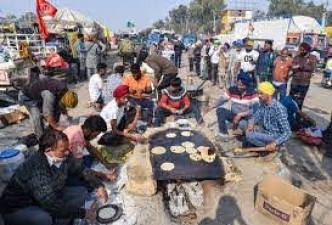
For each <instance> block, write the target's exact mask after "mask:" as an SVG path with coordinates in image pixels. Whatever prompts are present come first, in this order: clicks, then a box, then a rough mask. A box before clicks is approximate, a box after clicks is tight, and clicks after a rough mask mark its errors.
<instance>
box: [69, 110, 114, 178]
mask: <svg viewBox="0 0 332 225" xmlns="http://www.w3.org/2000/svg"><path fill="white" fill-rule="evenodd" d="M106 131H107V125H106V122H105V120H104V119H103V118H102V117H101V116H97V115H96V116H90V117H89V118H87V119H86V120H85V121H84V124H83V125H73V126H70V127H68V128H67V129H65V130H64V131H63V133H65V134H66V135H67V137H68V141H69V151H70V152H71V153H72V154H73V156H74V158H76V159H77V161H78V162H80V163H83V164H84V166H86V167H91V164H92V158H94V159H97V160H98V161H100V162H101V163H103V164H104V165H105V166H106V167H107V168H112V165H110V164H109V163H108V162H107V161H106V160H105V159H104V158H103V157H102V156H101V154H100V153H99V152H98V150H97V149H96V148H95V147H94V146H92V145H91V143H90V141H91V140H93V139H95V138H96V137H97V136H98V135H99V134H100V133H102V132H106ZM96 175H97V176H98V177H100V178H102V179H111V178H115V176H112V175H113V174H112V173H110V174H103V173H97V172H96ZM108 175H110V176H108Z"/></svg>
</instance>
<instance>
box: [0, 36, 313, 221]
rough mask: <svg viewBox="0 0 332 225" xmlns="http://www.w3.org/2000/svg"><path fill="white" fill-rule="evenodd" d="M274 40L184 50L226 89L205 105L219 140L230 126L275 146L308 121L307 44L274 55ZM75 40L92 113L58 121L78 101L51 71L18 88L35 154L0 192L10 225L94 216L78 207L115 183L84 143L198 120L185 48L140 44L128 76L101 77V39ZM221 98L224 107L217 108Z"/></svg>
mask: <svg viewBox="0 0 332 225" xmlns="http://www.w3.org/2000/svg"><path fill="white" fill-rule="evenodd" d="M125 42H127V41H126V40H125ZM272 44H273V43H272V42H271V41H266V42H265V45H264V46H263V47H262V49H260V50H255V49H254V48H253V45H254V43H253V41H251V40H245V42H244V43H242V42H240V41H236V42H234V43H232V45H229V44H228V43H224V44H221V42H220V41H216V40H215V41H213V40H205V41H204V43H202V42H200V41H198V42H197V43H195V44H192V45H191V46H190V47H189V49H188V53H187V54H188V61H189V70H190V71H193V70H194V65H195V71H196V73H197V75H198V76H200V77H201V78H202V79H209V80H211V82H212V84H213V85H219V87H220V88H225V87H226V90H225V94H224V95H223V96H221V97H220V99H218V101H217V102H216V103H215V104H214V105H213V106H211V107H209V108H208V109H207V110H206V112H208V111H210V110H212V109H214V108H216V109H217V110H216V117H217V120H218V125H219V126H218V128H219V133H220V134H219V136H220V137H221V141H225V140H226V139H227V138H229V137H230V135H231V134H230V132H232V134H236V132H235V131H239V133H238V134H236V135H243V136H244V137H245V144H246V145H250V146H256V147H265V150H266V152H275V151H277V150H278V149H279V148H280V147H281V146H282V144H283V143H285V142H286V141H287V140H288V139H289V138H290V136H291V133H292V130H293V131H296V130H298V129H301V128H303V127H310V126H315V123H314V121H313V120H312V119H311V118H309V117H308V116H307V115H306V114H305V113H303V112H302V111H301V109H302V106H303V101H304V99H305V96H306V93H307V91H308V89H309V85H310V79H311V77H312V76H313V74H314V72H315V67H316V57H315V56H313V55H312V54H310V45H308V44H306V43H302V44H301V45H300V47H299V53H298V55H296V56H295V57H294V58H293V57H292V56H290V54H289V52H288V50H287V49H283V50H282V51H281V52H278V53H277V52H275V51H273V45H272ZM76 46H77V53H78V54H77V57H78V58H79V62H80V64H81V69H84V70H85V68H86V72H87V77H88V78H89V85H88V90H87V91H88V92H89V97H90V103H89V104H90V106H92V107H94V109H95V110H96V112H98V113H99V115H93V116H90V117H88V118H87V119H86V120H85V122H84V123H83V124H82V125H73V126H69V127H64V126H63V125H62V124H61V123H60V122H59V118H60V115H61V114H63V115H67V108H74V107H76V106H77V104H78V99H79V98H78V96H77V94H76V93H75V92H73V91H71V90H69V89H68V88H67V85H66V84H64V83H63V82H61V81H59V80H56V79H53V78H49V77H47V78H39V79H35V80H33V81H32V82H31V83H29V84H28V85H26V86H25V87H24V88H23V89H22V92H21V93H20V102H21V103H22V104H24V105H25V106H27V108H28V110H29V112H30V115H31V117H30V119H31V121H32V123H33V125H34V129H35V134H36V136H37V137H38V138H39V151H38V152H37V153H36V154H34V155H32V156H30V157H29V158H28V159H27V160H26V161H25V162H24V163H23V165H22V166H21V167H20V168H19V169H18V170H17V171H16V173H15V175H14V176H13V177H12V178H11V180H10V182H9V184H8V185H7V187H6V189H5V191H4V192H3V194H2V197H1V198H0V212H1V214H2V215H3V217H4V220H5V222H6V224H8V225H18V224H31V225H52V224H61V223H60V222H61V221H62V220H63V219H64V220H65V221H66V222H67V224H68V220H69V221H71V220H72V219H74V218H87V219H94V218H95V217H96V214H95V209H93V208H92V209H91V210H90V209H83V208H82V205H83V203H84V199H85V196H86V195H87V194H88V192H89V191H91V190H93V189H95V190H96V193H97V197H98V198H99V199H100V200H101V201H103V202H106V201H107V198H108V195H107V192H106V190H105V187H104V185H103V183H102V182H101V180H107V181H110V180H114V179H115V178H116V175H115V174H114V172H113V171H111V172H109V173H100V172H97V171H94V170H92V169H91V168H90V167H91V163H92V161H97V162H100V163H102V164H104V165H105V166H106V167H107V168H109V169H112V168H113V165H112V164H110V163H109V162H108V161H107V160H106V159H105V158H104V157H103V156H102V154H101V152H100V151H99V150H98V149H97V148H96V147H95V146H93V145H92V144H91V143H90V141H91V140H93V139H96V138H98V144H100V145H107V146H118V145H121V144H123V142H124V141H125V140H126V141H131V142H134V143H137V142H144V141H145V140H144V138H143V136H142V135H141V133H142V129H141V128H140V127H139V125H140V124H142V123H141V121H144V122H145V124H147V126H156V127H157V126H162V125H163V123H164V122H165V119H166V118H167V117H169V116H171V115H173V116H174V117H175V118H183V117H186V116H188V115H191V114H193V116H194V117H195V119H196V122H197V123H198V124H200V125H204V120H203V116H202V113H201V111H200V108H199V107H198V106H197V105H196V104H194V102H193V101H192V99H191V98H190V96H188V93H187V91H186V89H185V87H184V85H183V83H182V81H181V79H180V78H179V77H178V73H179V69H178V67H181V56H182V54H178V56H177V57H180V59H179V58H177V59H176V60H174V61H172V60H171V59H167V57H164V56H162V55H160V54H157V53H156V52H149V51H146V50H145V49H142V50H140V51H139V53H138V54H136V62H133V63H131V64H130V72H129V74H127V75H126V76H124V73H125V65H124V64H116V65H114V68H113V73H112V74H111V75H108V76H107V73H106V71H107V64H105V63H104V62H102V61H101V60H99V58H98V55H99V53H100V50H101V48H100V47H99V46H100V45H98V44H97V43H96V42H95V41H89V40H87V41H84V40H83V37H82V36H79V40H78V42H77V45H76ZM127 47H128V46H127ZM127 47H125V46H122V47H120V49H119V51H120V52H121V55H122V57H124V58H125V60H124V61H127V60H132V57H133V56H134V54H132V51H134V50H133V49H131V48H128V49H127ZM178 51H181V53H182V52H183V50H178ZM82 65H85V66H82ZM291 77H292V81H291V87H290V94H289V95H287V84H288V80H289V79H290V78H291ZM104 80H106V83H105V82H104ZM228 101H229V102H231V108H230V109H229V108H226V107H225V106H224V104H225V103H226V102H228ZM98 113H97V114H98ZM67 117H68V115H67ZM69 119H70V118H69ZM45 122H46V123H47V126H48V128H46V124H45ZM228 124H230V125H231V126H230V128H229V126H228ZM143 132H144V129H143ZM65 224H66V223H65Z"/></svg>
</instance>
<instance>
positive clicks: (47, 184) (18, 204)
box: [0, 129, 108, 225]
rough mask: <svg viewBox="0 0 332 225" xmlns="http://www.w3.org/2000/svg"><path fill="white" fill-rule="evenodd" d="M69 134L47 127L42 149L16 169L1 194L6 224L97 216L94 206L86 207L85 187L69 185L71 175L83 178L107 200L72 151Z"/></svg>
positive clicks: (40, 224) (42, 224)
mask: <svg viewBox="0 0 332 225" xmlns="http://www.w3.org/2000/svg"><path fill="white" fill-rule="evenodd" d="M68 148H69V142H68V138H67V136H66V135H65V134H64V133H62V132H61V131H56V130H53V129H50V130H47V131H46V132H45V133H44V134H43V135H42V137H41V138H40V140H39V151H38V152H36V153H35V154H34V155H32V156H30V157H29V158H28V159H27V160H26V161H25V162H24V163H23V164H22V165H21V166H20V167H19V168H18V169H17V170H16V172H15V174H14V175H13V177H12V178H11V180H10V181H9V183H8V185H7V186H6V188H5V190H4V192H3V193H2V196H1V198H0V213H1V214H2V216H3V218H4V221H5V224H7V225H18V224H29V225H54V224H59V223H58V222H59V220H65V221H67V222H66V224H69V221H71V220H73V219H75V218H82V219H83V218H85V219H95V217H96V216H95V214H96V212H95V209H84V208H81V207H82V206H84V202H85V198H86V197H87V195H88V191H87V188H86V187H82V186H71V187H69V186H66V183H67V180H68V177H69V176H77V177H79V178H82V179H84V180H85V181H86V182H87V183H88V184H89V187H90V188H92V189H93V188H95V189H96V190H97V197H98V198H99V199H100V200H101V202H104V203H105V202H106V201H107V200H108V195H107V192H106V190H105V188H104V186H103V184H102V183H101V182H100V180H99V179H97V178H96V177H94V176H92V174H91V173H90V172H89V171H88V170H86V169H84V168H83V167H82V166H81V165H80V164H77V163H75V160H74V159H73V158H72V157H71V156H70V155H69V151H68ZM65 221H63V222H65Z"/></svg>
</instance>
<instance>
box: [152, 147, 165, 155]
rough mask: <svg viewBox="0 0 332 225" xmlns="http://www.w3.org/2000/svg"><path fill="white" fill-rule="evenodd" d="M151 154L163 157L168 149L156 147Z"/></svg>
mask: <svg viewBox="0 0 332 225" xmlns="http://www.w3.org/2000/svg"><path fill="white" fill-rule="evenodd" d="M151 152H152V153H153V154H155V155H162V154H164V153H165V152H166V149H165V148H164V147H162V146H158V147H154V148H153V149H152V150H151Z"/></svg>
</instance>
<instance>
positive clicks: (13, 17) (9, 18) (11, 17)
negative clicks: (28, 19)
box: [6, 14, 17, 22]
mask: <svg viewBox="0 0 332 225" xmlns="http://www.w3.org/2000/svg"><path fill="white" fill-rule="evenodd" d="M6 19H7V20H8V21H13V22H14V21H16V20H17V17H16V16H15V15H14V14H9V15H7V16H6Z"/></svg>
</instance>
